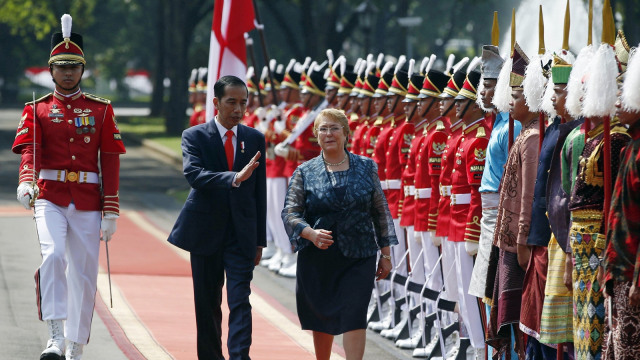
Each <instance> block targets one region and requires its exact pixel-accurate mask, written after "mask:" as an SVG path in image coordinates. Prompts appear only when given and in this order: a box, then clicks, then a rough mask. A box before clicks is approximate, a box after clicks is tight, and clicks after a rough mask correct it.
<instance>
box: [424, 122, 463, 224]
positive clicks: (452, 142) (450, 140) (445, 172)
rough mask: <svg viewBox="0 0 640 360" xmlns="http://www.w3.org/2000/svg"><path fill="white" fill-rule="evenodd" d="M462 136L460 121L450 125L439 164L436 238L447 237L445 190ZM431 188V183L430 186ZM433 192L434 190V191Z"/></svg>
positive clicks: (449, 199) (447, 203)
mask: <svg viewBox="0 0 640 360" xmlns="http://www.w3.org/2000/svg"><path fill="white" fill-rule="evenodd" d="M461 136H462V120H458V121H457V122H456V123H455V124H452V125H451V133H450V134H449V135H448V136H447V142H446V145H445V147H444V150H443V151H442V160H441V163H440V184H439V191H441V194H440V199H438V217H437V223H436V236H449V222H450V221H451V214H450V207H451V197H450V196H449V194H448V193H447V190H446V188H447V187H450V186H451V173H452V171H453V164H454V159H455V149H456V148H457V144H458V140H459V139H460V137H461ZM431 185H432V186H433V183H432V184H431ZM434 191H435V190H434Z"/></svg>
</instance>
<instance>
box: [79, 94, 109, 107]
mask: <svg viewBox="0 0 640 360" xmlns="http://www.w3.org/2000/svg"><path fill="white" fill-rule="evenodd" d="M84 97H86V98H87V99H90V100H93V101H97V102H99V103H103V104H107V105H109V104H111V100H109V99H105V98H102V97H100V96H95V95H93V94H89V93H84Z"/></svg>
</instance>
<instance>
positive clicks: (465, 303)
mask: <svg viewBox="0 0 640 360" xmlns="http://www.w3.org/2000/svg"><path fill="white" fill-rule="evenodd" d="M464 244H465V243H464V241H461V242H455V243H453V246H454V249H455V254H456V265H457V266H456V273H457V276H456V278H457V280H458V281H457V282H458V304H459V307H460V315H461V316H462V320H463V322H464V325H465V327H466V328H467V332H468V333H469V339H470V340H471V346H473V347H474V348H484V331H483V326H482V318H481V317H480V304H479V302H478V298H477V297H475V296H473V295H470V294H469V283H470V282H471V272H473V257H472V256H471V255H469V254H467V250H466V249H465V246H464Z"/></svg>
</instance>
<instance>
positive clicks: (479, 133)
mask: <svg viewBox="0 0 640 360" xmlns="http://www.w3.org/2000/svg"><path fill="white" fill-rule="evenodd" d="M476 137H477V138H483V137H487V133H486V132H485V131H484V127H482V126H479V127H478V131H477V132H476Z"/></svg>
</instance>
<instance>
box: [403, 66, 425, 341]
mask: <svg viewBox="0 0 640 360" xmlns="http://www.w3.org/2000/svg"><path fill="white" fill-rule="evenodd" d="M414 65H415V63H414V60H413V59H411V60H410V63H409V72H408V79H409V82H408V85H407V94H406V96H405V99H404V100H403V101H402V102H403V104H404V112H405V114H406V116H407V121H406V122H405V124H404V128H403V139H402V142H403V143H402V144H401V150H400V153H399V154H398V156H399V157H398V161H399V162H405V166H404V167H403V169H402V176H401V179H402V190H403V191H402V193H401V196H402V204H403V208H402V214H401V215H400V216H399V217H400V226H401V228H403V229H404V230H405V231H406V238H407V246H408V248H409V259H408V260H409V266H410V269H411V273H410V276H409V279H410V281H411V282H413V283H416V284H419V285H421V286H422V285H423V284H424V281H425V273H424V262H423V261H422V246H421V244H420V239H418V238H416V237H415V233H414V217H415V210H414V208H415V186H414V178H415V172H416V160H417V153H418V150H419V149H420V145H421V144H422V141H423V139H424V130H425V129H426V125H427V121H426V119H425V118H423V117H421V116H420V113H419V112H418V111H417V107H418V95H420V88H421V87H422V83H423V82H424V76H422V75H420V74H417V73H414V72H413V70H414ZM407 143H408V144H409V145H408V149H407ZM407 150H408V152H407ZM411 300H412V303H411V304H410V306H408V307H406V308H405V317H404V319H406V320H403V321H407V323H408V324H409V326H410V327H413V325H414V324H415V321H414V319H412V318H410V314H409V308H413V307H415V306H418V305H419V304H420V303H421V302H422V295H421V294H419V293H412V294H411ZM418 338H419V337H418ZM418 338H416V339H418ZM405 340H407V339H398V338H397V337H396V344H398V342H400V343H403V342H404V341H405ZM416 344H417V341H416ZM414 347H415V346H414Z"/></svg>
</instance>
